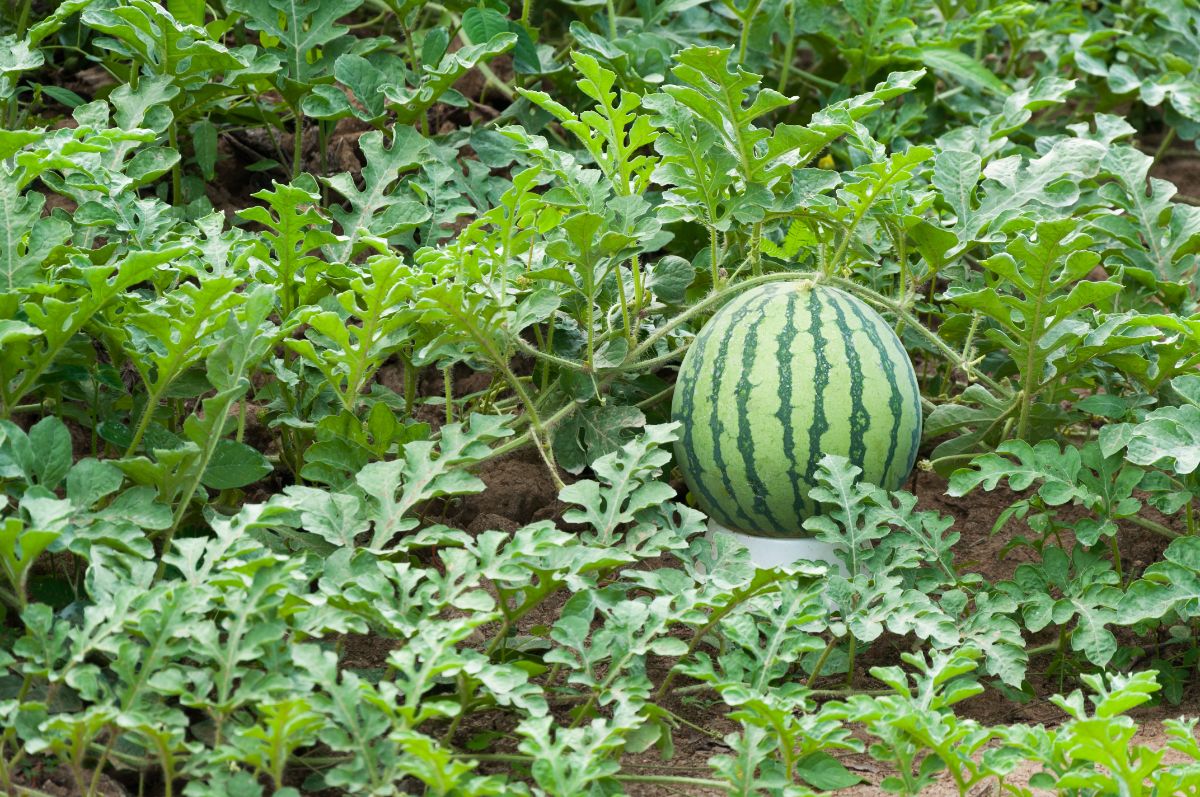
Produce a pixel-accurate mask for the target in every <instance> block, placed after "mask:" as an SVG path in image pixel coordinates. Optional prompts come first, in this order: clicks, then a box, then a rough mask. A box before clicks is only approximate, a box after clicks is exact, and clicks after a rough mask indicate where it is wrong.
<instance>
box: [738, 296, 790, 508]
mask: <svg viewBox="0 0 1200 797" xmlns="http://www.w3.org/2000/svg"><path fill="white" fill-rule="evenodd" d="M769 293H772V294H773V293H775V292H774V291H770V292H769ZM774 298H775V297H774V296H768V297H767V301H766V302H764V303H763V304H761V305H759V310H762V309H763V308H765V307H766V306H767V304H768V303H769V302H771V301H772V300H773V299H774ZM759 326H761V320H758V319H756V320H755V321H753V322H752V323H751V324H750V325H749V328H748V329H747V330H746V337H745V340H744V341H743V343H742V357H741V361H742V367H741V368H739V369H737V371H738V380H737V384H736V385H735V386H734V395H735V396H736V397H737V410H738V451H739V452H740V453H741V455H742V465H744V466H745V468H746V479H747V481H749V482H750V491H751V492H752V493H753V494H754V511H755V512H756V513H757V514H758V516H759V517H760V518H766V520H767V523H768V524H769V525H770V526H771V528H766V529H755V530H756V531H778V530H779V528H780V523H779V518H777V517H775V514H774V513H773V512H772V511H771V507H770V505H769V504H768V503H767V492H768V491H767V485H766V484H765V483H764V482H763V480H762V476H760V475H759V472H758V464H757V462H756V459H755V454H754V432H753V431H752V430H751V428H750V391H751V390H753V389H754V385H753V383H752V382H751V381H750V377H751V375H752V374H754V373H755V372H756V371H757V370H758V363H757V362H755V358H756V357H757V355H758V328H759ZM785 359H786V358H785ZM766 367H768V368H771V367H774V364H772V363H770V362H768V363H767V365H766Z"/></svg>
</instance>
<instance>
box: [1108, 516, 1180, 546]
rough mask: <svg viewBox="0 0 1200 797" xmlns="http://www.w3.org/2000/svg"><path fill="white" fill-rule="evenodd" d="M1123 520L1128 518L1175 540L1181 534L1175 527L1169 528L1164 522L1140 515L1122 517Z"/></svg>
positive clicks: (1136, 524) (1148, 529)
mask: <svg viewBox="0 0 1200 797" xmlns="http://www.w3.org/2000/svg"><path fill="white" fill-rule="evenodd" d="M1122 520H1128V521H1129V522H1130V523H1132V524H1133V525H1135V526H1141V527H1142V528H1144V529H1146V530H1147V531H1153V532H1154V533H1155V534H1161V535H1162V536H1163V537H1166V538H1167V539H1168V540H1173V539H1175V538H1176V537H1179V536H1180V534H1179V532H1177V531H1175V530H1174V529H1170V528H1167V527H1166V526H1164V525H1163V524H1161V523H1159V522H1157V521H1154V520H1150V519H1148V518H1144V517H1139V516H1138V515H1130V516H1129V517H1127V518H1122Z"/></svg>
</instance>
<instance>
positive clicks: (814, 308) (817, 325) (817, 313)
mask: <svg viewBox="0 0 1200 797" xmlns="http://www.w3.org/2000/svg"><path fill="white" fill-rule="evenodd" d="M808 312H809V313H810V314H811V315H812V318H811V321H810V323H809V327H808V334H809V335H811V336H812V342H813V419H812V425H811V426H809V427H808V467H807V468H806V469H805V471H804V481H805V482H806V483H808V484H810V485H811V484H813V483H814V479H815V477H816V474H817V465H818V463H819V462H820V461H821V436H822V435H824V434H825V432H827V431H829V421H828V420H826V418H825V388H826V387H828V386H829V358H828V357H827V356H825V343H826V340H825V337H824V336H823V335H822V334H821V301H820V299H819V298H818V297H817V291H816V290H815V289H811V290H809V293H808Z"/></svg>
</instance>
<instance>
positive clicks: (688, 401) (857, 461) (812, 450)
mask: <svg viewBox="0 0 1200 797" xmlns="http://www.w3.org/2000/svg"><path fill="white" fill-rule="evenodd" d="M671 413H672V416H673V417H674V419H675V420H677V421H679V422H680V423H681V425H682V426H681V433H680V437H679V440H678V441H677V442H676V444H675V455H676V461H677V462H678V463H679V467H680V469H681V470H682V471H683V476H684V480H685V481H686V482H687V485H688V489H689V490H690V491H691V493H692V496H693V498H694V499H695V501H696V503H697V504H698V505H699V507H700V508H701V509H702V510H704V512H706V513H707V514H708V515H709V517H711V518H713V519H714V520H716V521H717V522H718V523H720V524H722V525H723V526H725V527H727V528H729V529H733V530H737V531H742V532H746V533H749V534H759V535H769V536H802V535H803V534H804V532H803V529H802V527H801V524H802V523H803V522H804V520H805V518H807V517H809V516H810V515H812V514H813V513H814V512H815V511H816V509H817V507H816V505H815V503H814V502H813V501H812V499H810V497H809V491H810V490H811V489H812V487H813V486H814V483H815V482H814V476H815V473H816V471H817V464H818V463H819V462H820V461H821V458H822V457H824V456H825V455H826V454H836V455H839V456H843V457H846V458H848V459H849V460H850V461H851V462H852V463H853V464H854V465H856V466H857V467H859V468H861V469H862V478H863V479H865V480H867V481H869V482H872V483H874V484H878V485H880V486H882V487H885V488H888V489H893V490H894V489H896V488H898V487H899V486H900V485H901V484H902V483H903V482H904V480H905V478H906V477H907V476H908V474H909V472H910V471H911V470H912V467H913V462H914V461H915V460H916V456H917V446H918V443H919V442H920V440H921V395H920V392H919V391H918V388H917V375H916V372H915V371H914V370H913V366H912V361H911V360H910V359H909V358H908V354H907V352H905V350H904V347H903V346H902V345H901V344H900V340H899V338H897V337H896V333H895V332H894V331H893V330H892V328H891V327H890V326H889V325H888V323H887V322H886V321H884V320H883V318H881V317H880V316H879V314H878V313H876V312H875V311H874V310H872V309H871V308H870V307H868V306H867V305H865V304H863V303H862V302H861V301H860V300H858V299H856V298H855V297H853V296H851V295H850V294H848V293H845V292H844V291H841V290H838V289H836V288H832V287H828V286H825V285H820V284H814V283H813V282H811V281H808V280H803V281H799V282H775V283H769V284H766V285H762V286H760V287H757V288H754V289H751V290H748V291H746V292H745V293H743V294H741V295H740V296H738V297H737V298H736V299H734V300H732V301H731V302H729V303H728V304H726V305H725V306H724V307H722V308H721V309H720V310H719V311H718V312H717V313H715V314H714V315H713V317H712V319H710V320H709V322H708V323H707V324H705V326H704V328H703V329H701V330H700V332H699V334H698V335H697V336H696V339H695V341H694V342H693V343H692V346H691V348H690V349H689V350H688V352H687V356H686V357H684V360H683V364H682V365H681V366H680V369H679V376H678V380H677V381H676V383H675V394H674V399H673V402H672V407H671Z"/></svg>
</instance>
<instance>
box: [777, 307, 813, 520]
mask: <svg viewBox="0 0 1200 797" xmlns="http://www.w3.org/2000/svg"><path fill="white" fill-rule="evenodd" d="M799 295H800V294H799V292H798V291H795V290H793V291H792V292H791V293H790V294H789V295H788V300H787V310H786V316H785V318H784V323H783V328H782V329H780V330H779V337H777V338H776V339H775V348H776V351H777V352H778V354H779V411H778V412H776V413H775V417H776V418H778V419H779V424H780V426H782V427H783V452H784V455H785V456H786V457H787V460H788V480H789V481H790V482H791V484H792V511H794V512H795V513H796V518H801V517H804V516H805V515H807V514H808V509H809V507H808V499H807V496H805V494H804V489H803V487H802V486H801V484H800V474H799V473H798V472H797V471H796V456H795V454H796V430H795V425H794V424H793V423H792V412H793V410H794V409H795V395H794V394H793V393H792V381H793V379H794V373H793V371H794V364H795V363H794V361H795V352H794V350H795V347H796V336H797V335H798V334H799V331H798V330H797V329H796V298H797V297H798V296H799Z"/></svg>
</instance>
